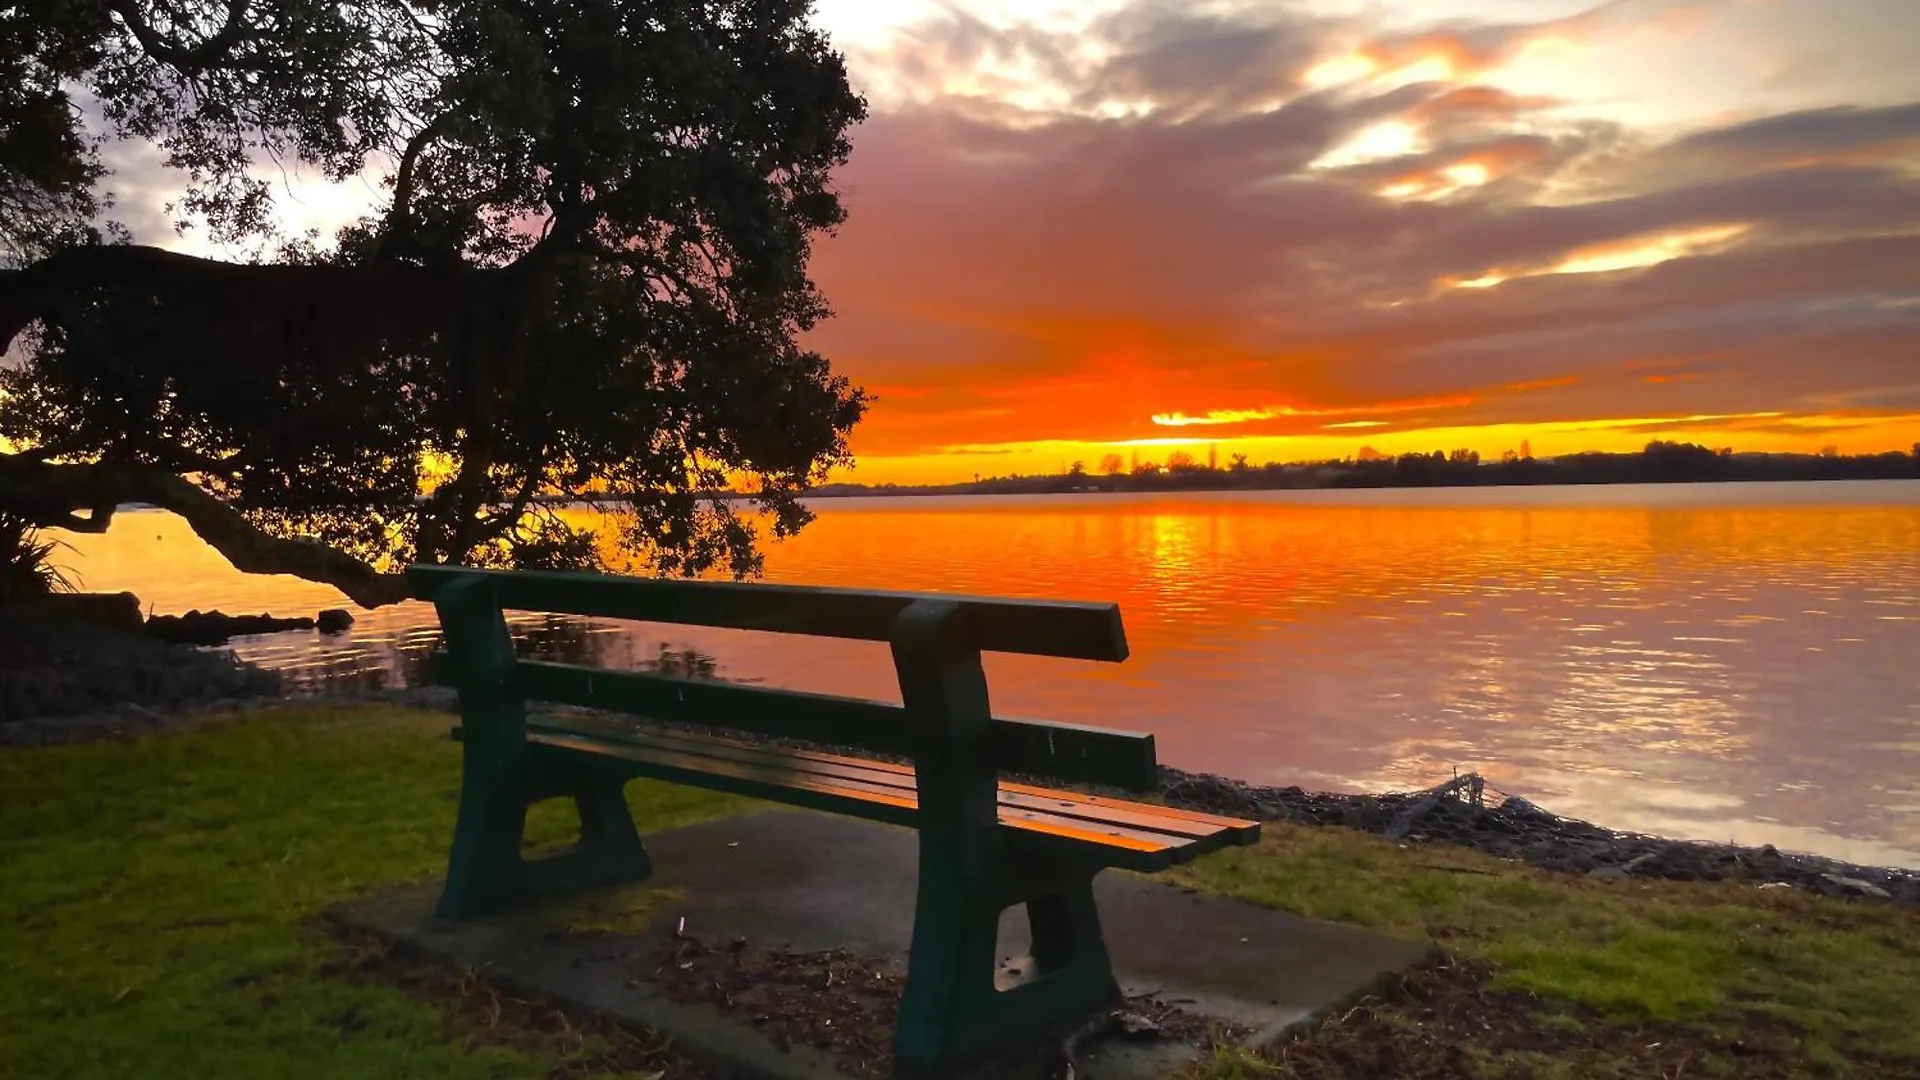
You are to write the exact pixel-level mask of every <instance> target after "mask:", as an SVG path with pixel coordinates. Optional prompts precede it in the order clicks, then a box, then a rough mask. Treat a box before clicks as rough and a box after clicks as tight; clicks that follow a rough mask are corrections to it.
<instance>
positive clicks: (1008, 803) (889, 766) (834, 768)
mask: <svg viewBox="0 0 1920 1080" xmlns="http://www.w3.org/2000/svg"><path fill="white" fill-rule="evenodd" d="M528 726H529V727H531V728H537V729H540V730H544V731H554V732H566V733H570V734H576V735H584V736H587V737H591V738H596V739H604V740H608V741H611V742H619V743H623V744H628V745H635V746H649V747H660V748H663V749H674V750H682V751H685V752H689V753H699V754H706V755H709V756H714V757H719V758H723V759H727V760H734V761H741V762H746V763H760V764H772V763H774V762H783V763H786V764H787V766H788V767H790V768H794V769H796V770H799V771H806V772H813V773H818V774H820V775H822V776H824V777H827V778H828V779H830V780H847V781H858V782H863V783H874V784H880V785H883V786H887V787H891V788H897V789H900V790H904V791H908V792H911V791H913V790H914V789H915V781H914V772H913V766H911V765H907V764H902V763H898V762H891V761H875V760H872V759H870V758H855V757H847V756H844V755H840V754H833V753H828V752H825V751H819V750H813V749H810V748H791V747H766V746H757V745H753V744H749V743H742V742H738V741H736V740H732V739H723V738H718V737H715V736H709V735H694V734H685V733H679V732H669V731H658V730H651V729H649V730H641V729H636V728H634V727H632V726H623V725H620V724H617V723H612V722H606V721H598V720H589V719H585V718H579V719H576V718H571V717H542V718H536V719H530V720H529V721H528ZM999 802H1000V805H1001V806H1002V807H1003V808H1012V809H1016V810H1030V811H1040V812H1044V813H1048V814H1053V815H1057V816H1060V817H1066V818H1072V819H1074V820H1077V821H1084V822H1088V823H1091V824H1095V825H1104V824H1111V825H1118V826H1121V827H1124V828H1128V829H1137V830H1143V831H1147V832H1152V833H1158V834H1162V835H1165V836H1170V837H1174V838H1176V839H1179V840H1182V841H1191V840H1210V839H1213V838H1214V837H1215V836H1216V834H1219V833H1222V832H1225V833H1228V834H1229V836H1230V839H1231V841H1232V842H1234V843H1251V842H1252V841H1253V840H1255V839H1258V837H1259V834H1260V826H1259V824H1258V823H1257V822H1250V821H1236V820H1233V819H1231V818H1215V817H1211V816H1210V815H1205V814H1192V813H1189V812H1187V811H1182V810H1175V809H1172V808H1170V807H1165V806H1157V805H1154V804H1152V803H1136V802H1127V801H1124V800H1120V799H1105V798H1100V797H1098V796H1093V795H1083V794H1081V793H1079V792H1073V791H1057V790H1054V789H1051V788H1042V787H1034V786H1031V785H1027V784H1006V783H1003V784H1001V785H1000V788H999Z"/></svg>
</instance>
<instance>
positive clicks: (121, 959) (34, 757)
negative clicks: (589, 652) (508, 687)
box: [0, 709, 741, 1080]
mask: <svg viewBox="0 0 1920 1080" xmlns="http://www.w3.org/2000/svg"><path fill="white" fill-rule="evenodd" d="M446 730H447V718H446V717H445V716H442V715H435V714H430V713H420V712H411V711H405V710H381V709H354V710H334V711H325V712H321V711H297V710H288V711H285V712H281V713H278V714H276V715H275V716H273V717H272V718H271V719H267V720H260V721H256V722H243V723H224V724H215V725H209V726H207V727H206V728H205V729H204V730H199V731H194V732H191V733H172V734H164V735H158V736H154V737H151V738H147V739H144V740H142V741H139V742H136V743H93V744H86V745H78V746H68V747H58V748H48V749H35V750H10V751H6V752H0V793H4V794H3V795H0V867H4V871H3V872H0V957H5V958H6V977H5V978H0V1076H8V1077H15V1076H17V1077H23V1078H24V1077H56V1076H57V1077H72V1078H81V1077H125V1076H141V1077H154V1078H159V1077H213V1076H273V1077H280V1078H286V1080H294V1078H305V1077H312V1078H320V1077H341V1078H349V1077H350V1078H354V1080H375V1078H381V1077H395V1078H399V1077H409V1078H411V1077H446V1078H461V1077H476V1078H478V1077H485V1078H490V1080H497V1078H507V1077H544V1076H547V1075H549V1074H550V1073H552V1072H553V1071H554V1069H555V1067H556V1064H557V1063H556V1061H555V1060H554V1059H553V1057H552V1056H550V1054H551V1051H550V1050H546V1051H543V1050H542V1049H540V1048H538V1047H535V1048H531V1049H529V1048H515V1047H506V1046H499V1045H493V1044H492V1043H491V1042H490V1041H482V1040H467V1039H449V1037H448V1030H447V1025H446V1023H445V1017H443V1016H442V1015H441V1013H440V1012H439V1011H438V1010H437V1009H436V1007H435V1006H434V1005H432V1004H430V1003H428V1002H427V1001H424V1000H421V999H419V998H416V997H413V996H409V995H408V994H406V993H404V992H402V991H401V990H399V989H395V988H390V987H382V986H378V985H369V984H365V983H360V982H355V981H351V980H347V979H341V978H332V977H327V976H326V975H325V974H324V971H323V969H325V968H326V967H327V966H328V965H329V964H331V963H333V962H335V961H336V960H337V958H338V953H339V945H338V943H337V942H335V941H333V940H331V939H329V938H327V937H326V936H324V935H322V934H319V933H317V932H316V931H315V930H314V929H313V920H314V917H315V915H316V914H317V913H318V912H319V911H320V909H321V908H322V907H324V906H325V905H327V904H329V903H332V902H334V901H337V900H342V899H345V898H348V897H351V896H354V895H356V894H359V893H362V892H364V891H366V890H368V889H371V888H374V887H377V886H381V885H385V884H389V883H392V882H397V881H405V880H413V879H421V878H425V877H430V876H432V875H434V874H437V873H439V872H440V871H441V870H442V869H443V868H444V860H445V858H446V843H447V838H448V837H449V836H451V835H452V833H451V830H452V824H453V823H452V807H453V805H454V797H455V793H456V792H457V790H458V787H459V775H458V772H459V756H458V754H457V753H455V752H454V751H453V750H452V749H451V747H450V745H449V744H448V742H447V741H446V738H445V735H446ZM629 792H630V798H631V800H632V802H633V803H634V806H635V809H636V811H637V812H638V813H639V814H641V815H643V816H642V817H641V820H643V821H648V822H650V823H652V827H654V828H661V827H665V826H667V825H670V824H673V823H681V822H687V821H692V820H696V819H699V818H704V817H712V816H717V815H722V814H726V813H729V812H732V811H734V810H736V809H737V808H738V807H739V806H740V805H741V804H740V803H738V802H737V801H735V800H730V799H727V798H724V797H720V796H716V795H712V794H708V793H705V792H700V791H696V790H693V789H690V788H681V787H672V786H668V785H660V784H647V783H635V784H632V785H630V786H629ZM549 805H552V806H553V808H554V809H555V810H557V809H558V806H557V804H549ZM546 809H548V806H547V805H543V806H541V807H538V808H536V810H546ZM566 825H567V822H566V821H565V819H564V818H563V817H561V816H560V815H559V814H558V813H557V812H556V813H548V814H539V813H537V814H536V816H535V818H534V821H533V823H532V826H531V828H530V833H531V834H532V836H531V838H534V839H543V840H546V841H548V842H552V841H555V840H558V839H559V838H560V837H561V836H562V835H563V832H564V829H565V827H566ZM343 1018H349V1019H350V1023H343V1022H342V1021H343ZM349 1029H350V1030H349ZM599 1050H600V1048H599V1047H596V1046H592V1045H587V1046H582V1047H578V1048H576V1049H574V1050H573V1051H572V1052H573V1053H576V1054H581V1055H585V1056H593V1055H595V1054H597V1053H598V1052H599Z"/></svg>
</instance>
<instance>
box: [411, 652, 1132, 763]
mask: <svg viewBox="0 0 1920 1080" xmlns="http://www.w3.org/2000/svg"><path fill="white" fill-rule="evenodd" d="M442 666H443V662H441V661H439V659H438V657H436V658H435V663H434V665H433V667H434V669H435V670H436V671H437V670H439V669H440V668H441V667H442ZM513 673H514V674H513V689H514V690H515V691H516V692H518V693H519V694H521V695H523V696H524V697H526V698H529V699H532V700H535V701H551V702H557V703H561V704H566V705H578V706H581V707H584V708H591V709H606V710H609V711H612V712H621V713H628V714H631V715H635V716H645V717H651V718H653V719H656V720H670V721H678V722H682V723H692V724H707V725H712V726H715V727H731V728H737V729H739V730H742V731H752V732H756V733H758V734H762V735H777V736H782V737H785V738H792V739H806V740H810V741H813V742H822V743H829V744H835V745H841V746H858V747H863V748H866V749H871V750H875V751H879V752H882V753H895V754H905V753H909V752H910V751H911V750H912V748H913V742H912V739H913V718H912V717H911V716H909V715H908V714H907V711H906V709H904V708H902V707H901V706H898V705H891V704H887V703H885V702H879V701H866V700H862V699H860V698H847V697H834V696H830V695H827V694H808V693H802V692H800V691H796V690H774V689H768V688H765V687H755V686H742V685H739V684H737V683H725V682H720V681H717V680H713V679H684V678H679V677H677V676H671V675H652V674H646V673H642V672H637V671H610V670H607V669H604V668H590V667H580V666H578V665H574V664H554V663H547V662H545V661H539V660H521V661H518V662H516V663H515V664H514V668H513ZM993 756H994V764H995V765H996V766H997V767H999V768H1001V769H1005V770H1008V771H1010V772H1019V773H1027V774H1030V775H1033V776H1044V777H1047V778H1049V779H1052V780H1058V781H1060V782H1061V783H1069V784H1110V785H1112V786H1114V787H1122V788H1127V789H1129V790H1133V791H1143V790H1151V789H1152V788H1153V787H1154V786H1155V785H1156V784H1157V782H1158V779H1159V777H1158V773H1159V766H1158V763H1157V762H1156V760H1155V752H1154V742H1153V736H1152V735H1148V734H1144V733H1141V732H1133V731H1109V730H1106V729H1103V728H1094V727H1084V726H1081V725H1078V724H1055V723H1049V722H1047V721H1044V720H1015V719H1004V718H997V717H996V718H995V719H994V721H993Z"/></svg>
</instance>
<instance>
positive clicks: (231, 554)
mask: <svg viewBox="0 0 1920 1080" xmlns="http://www.w3.org/2000/svg"><path fill="white" fill-rule="evenodd" d="M134 502H138V503H149V504H151V505H153V506H157V507H160V508H161V509H164V510H170V511H172V512H173V513H175V514H178V515H180V517H182V518H184V519H186V522H187V524H188V525H189V526H191V527H192V529H193V531H194V533H195V535H197V536H199V537H200V539H202V540H204V541H206V542H207V544H208V545H209V546H211V547H212V548H213V549H214V550H215V551H218V552H219V553H220V554H222V555H224V556H226V558H227V561H228V562H230V563H232V564H233V567H234V569H236V570H239V571H241V572H242V573H247V574H292V575H293V576H295V577H298V578H303V579H305V580H307V581H316V582H319V583H321V584H323V585H331V586H333V587H334V588H336V589H339V590H340V591H341V592H343V593H345V594H346V595H347V598H348V599H350V600H352V601H353V602H354V603H355V604H358V605H360V606H361V607H363V608H375V607H382V606H384V605H387V604H394V603H398V602H400V601H401V600H405V599H406V598H407V586H406V581H405V579H404V578H403V577H401V575H399V574H386V573H381V572H380V571H378V570H375V569H374V568H373V567H372V566H369V565H368V564H366V563H364V562H361V561H360V560H359V559H356V558H354V557H353V556H351V555H348V554H346V553H345V552H341V551H335V550H334V549H333V548H330V547H327V546H326V545H324V544H319V543H313V542H310V541H304V540H284V539H281V538H280V537H277V536H270V535H268V534H266V533H264V532H261V531H260V530H259V529H257V528H255V527H254V526H253V525H252V524H251V523H250V522H248V521H247V519H246V518H245V517H243V516H241V514H240V513H239V511H237V510H235V509H233V508H232V507H230V506H228V505H227V504H225V503H223V502H221V501H220V500H219V499H216V498H214V497H213V496H212V495H209V494H207V493H206V492H204V491H202V490H200V489H199V488H197V487H195V486H194V485H193V484H191V483H189V482H187V481H186V480H184V479H182V478H180V477H178V476H175V475H173V474H172V473H169V472H166V471H164V470H161V469H155V468H151V467H148V466H144V465H117V464H107V463H102V464H96V465H49V464H46V463H44V462H40V461H36V460H33V459H31V458H29V457H27V456H25V455H20V454H0V506H4V507H6V508H8V509H9V510H13V511H15V512H16V513H20V514H22V515H24V516H25V517H27V518H29V519H31V520H32V521H33V522H34V523H35V524H36V525H39V526H42V527H46V528H59V529H68V530H71V531H74V532H87V533H101V532H105V531H106V530H107V526H108V525H109V524H111V523H112V521H113V514H114V510H115V508H116V507H118V506H120V505H121V504H123V503H134ZM81 511H85V512H87V514H88V515H89V516H86V517H79V516H77V515H78V514H79V513H80V512H81Z"/></svg>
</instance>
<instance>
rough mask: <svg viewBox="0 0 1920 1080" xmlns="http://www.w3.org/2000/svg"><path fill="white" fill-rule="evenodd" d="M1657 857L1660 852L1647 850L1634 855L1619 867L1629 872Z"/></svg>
mask: <svg viewBox="0 0 1920 1080" xmlns="http://www.w3.org/2000/svg"><path fill="white" fill-rule="evenodd" d="M1659 857H1660V853H1659V852H1657V851H1649V852H1647V853H1646V854H1644V855H1635V856H1634V857H1633V858H1631V859H1628V860H1627V861H1626V862H1623V863H1621V864H1620V869H1622V870H1625V871H1626V872H1627V873H1629V874H1631V873H1633V872H1634V871H1636V870H1638V869H1640V868H1641V867H1643V866H1645V865H1647V864H1648V863H1650V862H1652V861H1653V860H1655V859H1657V858H1659Z"/></svg>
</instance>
